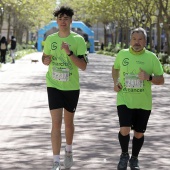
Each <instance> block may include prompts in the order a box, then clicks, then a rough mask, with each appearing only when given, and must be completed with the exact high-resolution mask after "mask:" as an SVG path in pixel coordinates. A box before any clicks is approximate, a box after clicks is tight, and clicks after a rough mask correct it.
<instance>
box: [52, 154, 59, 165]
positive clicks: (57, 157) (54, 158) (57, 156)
mask: <svg viewBox="0 0 170 170" xmlns="http://www.w3.org/2000/svg"><path fill="white" fill-rule="evenodd" d="M53 160H54V162H59V163H60V155H53Z"/></svg>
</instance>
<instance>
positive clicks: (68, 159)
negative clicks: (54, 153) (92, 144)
mask: <svg viewBox="0 0 170 170" xmlns="http://www.w3.org/2000/svg"><path fill="white" fill-rule="evenodd" d="M72 165H73V153H72V152H67V151H66V150H65V156H64V167H65V168H71V167H72Z"/></svg>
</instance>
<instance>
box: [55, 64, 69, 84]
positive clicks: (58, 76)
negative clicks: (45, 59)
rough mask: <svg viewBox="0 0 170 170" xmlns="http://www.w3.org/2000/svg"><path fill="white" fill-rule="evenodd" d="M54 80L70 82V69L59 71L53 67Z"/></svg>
mask: <svg viewBox="0 0 170 170" xmlns="http://www.w3.org/2000/svg"><path fill="white" fill-rule="evenodd" d="M52 76H53V79H55V80H58V81H69V69H68V68H65V69H57V68H55V67H53V73H52Z"/></svg>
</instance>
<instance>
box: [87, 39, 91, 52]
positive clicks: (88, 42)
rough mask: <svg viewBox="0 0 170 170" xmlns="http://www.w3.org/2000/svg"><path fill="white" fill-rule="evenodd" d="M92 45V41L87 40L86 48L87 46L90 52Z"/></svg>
mask: <svg viewBox="0 0 170 170" xmlns="http://www.w3.org/2000/svg"><path fill="white" fill-rule="evenodd" d="M90 46H91V44H90V41H89V40H87V41H86V48H87V51H88V52H90Z"/></svg>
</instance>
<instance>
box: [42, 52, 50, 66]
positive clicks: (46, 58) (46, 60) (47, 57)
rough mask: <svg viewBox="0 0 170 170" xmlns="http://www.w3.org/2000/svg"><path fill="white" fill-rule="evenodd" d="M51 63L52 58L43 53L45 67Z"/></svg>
mask: <svg viewBox="0 0 170 170" xmlns="http://www.w3.org/2000/svg"><path fill="white" fill-rule="evenodd" d="M50 62H51V56H50V55H46V54H45V53H43V55H42V63H43V64H44V65H47V66H48V65H49V64H50Z"/></svg>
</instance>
